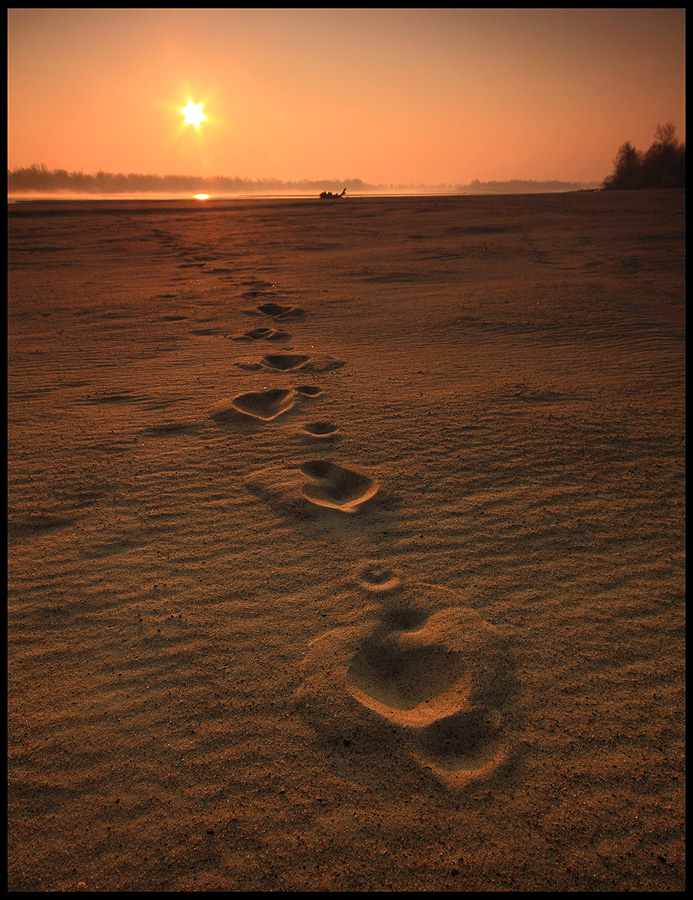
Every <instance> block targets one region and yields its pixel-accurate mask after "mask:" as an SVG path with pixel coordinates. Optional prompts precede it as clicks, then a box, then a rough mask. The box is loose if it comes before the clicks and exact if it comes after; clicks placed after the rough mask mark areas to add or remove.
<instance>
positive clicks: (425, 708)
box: [296, 584, 514, 787]
mask: <svg viewBox="0 0 693 900" xmlns="http://www.w3.org/2000/svg"><path fill="white" fill-rule="evenodd" d="M384 596H385V598H386V599H387V603H386V605H385V607H384V609H383V610H381V611H379V614H378V619H377V620H376V621H375V622H366V623H363V624H362V625H360V626H349V627H346V628H338V629H334V630H333V631H330V632H328V633H327V634H325V635H323V636H322V637H320V638H318V639H316V640H315V641H313V642H312V643H311V644H310V646H309V649H308V653H307V654H306V657H305V660H304V665H303V675H304V680H303V683H302V685H301V687H300V688H299V690H298V691H297V694H296V699H297V702H298V705H299V710H300V711H301V714H302V716H303V718H304V720H305V721H307V722H308V723H309V724H310V725H312V727H313V728H314V729H315V730H316V731H317V732H319V733H320V732H324V731H326V730H329V729H331V728H332V725H331V722H333V721H335V720H339V721H340V722H342V723H343V728H344V730H345V731H349V732H350V733H358V732H359V730H360V729H361V730H363V731H364V733H368V734H372V735H374V738H373V739H374V740H381V738H377V737H375V736H376V735H377V734H378V732H377V730H376V731H374V730H373V729H377V723H378V722H380V723H381V725H382V726H383V727H385V726H386V725H387V727H388V728H389V729H394V730H390V731H389V732H387V731H386V732H383V734H385V735H386V736H387V734H388V733H389V735H390V737H389V738H387V739H388V740H389V742H390V744H392V742H393V741H395V742H396V744H397V745H399V743H400V742H402V741H403V742H404V745H405V746H406V747H407V748H408V755H409V756H410V758H411V759H413V760H415V761H416V762H417V763H418V764H419V765H420V766H421V767H423V768H425V769H426V770H428V771H430V772H431V773H432V774H433V775H434V776H435V777H436V778H437V779H438V780H439V781H441V782H443V783H445V784H447V785H449V786H455V787H463V786H464V785H466V784H469V783H471V782H474V781H479V780H482V779H485V778H488V777H490V776H491V775H492V774H493V773H495V772H498V771H500V769H501V768H502V767H503V766H504V765H505V764H506V763H507V762H508V760H509V759H510V755H511V752H510V747H509V741H510V732H509V730H508V728H507V727H506V723H507V718H508V713H507V710H508V708H509V700H510V698H511V697H512V692H513V676H514V673H513V666H512V662H511V659H510V655H509V652H508V647H507V640H506V638H505V636H504V635H503V634H502V632H500V631H499V630H498V629H497V628H495V627H494V626H493V625H491V624H490V623H489V622H487V621H486V620H485V619H484V618H483V617H482V616H481V615H479V613H477V612H475V611H474V610H472V609H470V608H469V607H467V606H464V605H462V604H463V603H464V598H463V597H461V596H459V595H458V594H456V593H455V592H453V591H449V590H447V589H445V588H440V587H436V586H433V585H425V584H419V585H409V586H401V585H400V586H399V587H397V588H395V589H393V590H392V591H391V592H390V593H388V594H386V595H384ZM436 608H437V609H436ZM431 610H436V611H433V612H431ZM371 612H372V613H373V612H376V611H375V610H371ZM376 614H377V613H376ZM369 723H370V724H369ZM392 746H393V748H394V746H395V745H394V744H393V745H392ZM371 749H372V752H373V753H374V754H375V753H377V752H378V748H377V747H373V748H371ZM382 752H385V753H386V755H387V756H389V755H390V747H388V748H387V750H386V751H381V753H382Z"/></svg>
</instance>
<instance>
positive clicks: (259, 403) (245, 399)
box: [210, 388, 295, 423]
mask: <svg viewBox="0 0 693 900" xmlns="http://www.w3.org/2000/svg"><path fill="white" fill-rule="evenodd" d="M294 397H295V391H293V390H280V389H278V388H277V389H273V390H269V391H250V392H248V393H246V394H239V395H238V396H237V397H233V398H232V399H230V400H221V401H220V402H219V403H217V404H215V406H213V407H212V409H211V410H210V415H211V417H212V418H213V419H215V420H216V421H217V422H225V423H230V422H234V421H236V420H237V417H238V414H239V413H240V414H241V415H242V416H248V417H250V418H251V419H260V420H262V421H263V422H271V421H272V420H273V419H276V418H277V417H278V416H281V415H282V414H283V413H285V412H287V411H288V410H289V409H291V407H292V406H293V405H294Z"/></svg>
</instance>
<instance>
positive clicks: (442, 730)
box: [210, 282, 512, 787]
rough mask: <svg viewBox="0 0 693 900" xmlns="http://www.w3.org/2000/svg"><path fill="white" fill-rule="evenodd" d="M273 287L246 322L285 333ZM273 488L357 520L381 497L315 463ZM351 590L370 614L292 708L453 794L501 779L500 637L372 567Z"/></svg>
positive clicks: (288, 313) (252, 416)
mask: <svg viewBox="0 0 693 900" xmlns="http://www.w3.org/2000/svg"><path fill="white" fill-rule="evenodd" d="M273 288H274V285H272V284H269V283H267V282H256V283H254V284H253V285H252V289H251V290H249V291H247V292H246V293H245V294H244V295H243V296H244V298H245V299H252V300H253V301H256V302H257V301H258V300H260V301H263V302H261V303H259V304H258V305H257V307H256V311H253V312H252V313H251V314H259V315H263V316H265V317H267V318H269V319H271V320H273V321H274V322H276V323H282V324H283V323H285V322H289V321H291V322H293V323H297V322H300V321H301V320H302V319H304V318H305V311H304V310H303V309H301V308H300V307H297V306H284V305H281V304H279V303H277V302H274V300H267V297H268V296H270V297H274V296H276V294H275V292H274V291H273V290H272V289H273ZM290 337H291V335H290V334H289V333H288V332H286V331H283V330H281V329H274V328H272V327H264V326H263V327H258V328H254V329H252V330H250V331H247V332H245V333H244V334H242V335H239V336H237V337H236V338H234V340H240V341H248V342H257V341H269V342H276V341H280V340H287V339H289V338H290ZM343 364H344V363H343V362H342V361H340V360H335V359H333V358H332V357H329V356H321V355H315V354H305V353H295V352H293V353H269V354H266V355H265V356H263V357H262V358H261V359H259V360H245V361H239V362H237V363H236V365H237V367H239V368H241V369H242V370H245V371H248V372H257V371H261V370H267V371H270V372H271V371H274V372H282V373H292V374H293V373H297V374H301V375H303V374H304V373H311V374H315V373H319V372H326V371H331V370H333V369H335V368H338V367H339V366H341V365H343ZM322 392H323V391H322V388H320V387H319V386H317V385H311V384H299V385H296V386H295V387H290V388H272V389H269V390H265V391H248V392H245V393H241V394H238V395H237V396H235V397H232V398H230V399H227V400H222V401H221V402H219V403H217V404H215V405H214V406H213V407H212V409H211V410H210V415H211V416H212V418H213V419H214V420H215V421H217V422H218V423H220V424H233V423H235V422H246V423H247V422H250V423H255V424H256V425H259V426H262V425H264V424H265V423H271V422H274V421H275V420H276V419H278V418H279V417H281V416H283V415H284V414H285V413H287V412H288V411H289V410H290V409H292V408H293V407H294V406H295V404H296V403H300V402H302V401H304V400H306V399H309V398H311V397H316V396H319V395H320V394H322ZM301 431H302V433H303V434H304V435H306V436H307V438H309V439H310V440H312V441H313V440H314V441H315V442H321V445H322V446H323V447H324V446H330V442H331V441H333V440H334V439H335V438H337V437H338V435H339V429H338V428H337V427H336V426H335V425H333V424H332V423H331V422H328V421H322V420H320V421H315V422H310V423H308V424H306V425H303V426H302V427H301ZM270 472H272V473H273V474H274V475H275V476H276V468H272V469H268V470H265V473H262V474H267V473H270ZM280 480H281V479H280ZM281 485H282V488H283V489H285V490H286V489H288V490H296V489H298V490H300V495H301V497H302V498H303V500H304V501H306V502H308V503H309V504H312V505H313V506H314V507H316V508H323V509H324V508H327V509H330V510H336V511H338V514H341V513H343V514H347V515H350V514H351V515H353V514H355V513H357V512H358V511H359V510H361V509H363V508H364V507H365V506H366V505H367V503H368V501H369V500H371V499H372V498H373V497H375V495H376V494H377V493H378V489H379V485H378V482H377V480H376V479H374V478H371V477H369V476H368V475H366V474H364V473H362V472H359V471H355V470H352V469H351V468H348V467H346V466H342V465H339V464H338V463H335V462H333V461H332V460H329V459H324V458H315V459H309V460H307V461H305V462H303V463H302V464H300V465H299V466H298V467H297V468H296V469H294V470H292V472H291V473H290V474H288V475H286V476H284V480H283V481H281ZM357 582H358V584H359V586H360V588H361V589H363V590H364V591H366V593H367V596H368V597H369V598H370V599H371V600H374V601H376V605H375V606H374V607H372V608H371V609H370V610H369V614H370V615H371V618H368V619H367V620H366V621H365V622H364V623H362V624H360V625H357V626H349V627H345V628H337V629H333V630H332V631H329V632H327V633H326V634H324V635H322V636H321V637H319V638H317V639H316V640H314V641H313V642H312V643H311V644H310V645H309V647H308V651H307V654H306V657H305V660H304V663H303V672H302V674H303V679H302V683H301V687H300V688H299V690H298V691H297V694H296V698H295V699H296V704H297V708H298V710H299V712H300V713H301V715H302V717H303V718H304V720H305V721H306V722H307V723H308V724H310V725H311V727H313V728H314V729H315V730H316V731H317V732H318V733H319V734H322V735H327V734H330V733H331V732H332V730H333V729H334V727H335V722H337V723H338V727H339V729H341V735H342V741H343V745H344V746H345V747H347V746H351V745H352V742H353V741H354V740H356V738H355V737H354V736H355V735H358V734H361V735H363V734H364V733H365V734H366V735H370V740H371V742H372V746H375V747H378V748H379V747H380V746H381V739H382V738H383V737H385V739H386V740H388V741H389V747H390V751H391V752H392V753H396V752H397V748H401V751H402V752H403V753H404V755H405V756H406V757H408V758H410V759H413V760H415V761H416V762H417V763H419V764H420V765H421V766H423V767H424V768H426V769H428V770H430V771H431V772H432V773H433V774H434V775H435V776H436V777H437V778H438V779H439V780H440V781H442V782H443V783H446V784H448V785H451V786H457V787H461V786H464V785H466V784H469V783H470V782H476V781H479V780H480V779H484V778H487V777H489V776H490V775H491V774H492V773H494V772H496V771H498V770H499V769H500V768H501V767H502V766H503V765H504V764H505V763H506V762H507V760H508V758H509V752H508V747H507V745H506V742H505V739H504V733H505V730H504V727H503V726H504V720H503V711H502V710H503V707H504V705H505V704H506V703H507V699H508V696H509V694H510V689H511V681H512V669H511V666H510V664H509V657H508V652H507V647H506V642H505V640H504V637H503V636H502V634H501V633H500V632H499V630H498V629H496V628H495V627H494V626H493V625H491V624H490V623H489V622H487V621H486V620H485V619H484V618H483V617H482V616H480V615H479V614H478V613H477V612H475V611H474V610H472V609H470V608H469V607H468V606H467V605H465V601H464V598H462V597H460V596H459V595H457V594H455V593H454V592H453V591H450V590H448V589H446V588H442V587H437V586H434V585H426V584H413V583H412V584H408V585H404V584H402V582H401V579H400V578H399V577H398V576H397V575H396V574H394V573H393V572H391V571H390V570H389V569H387V568H385V567H382V566H381V565H380V564H378V563H377V562H376V563H372V564H369V565H367V566H366V567H365V568H364V569H363V570H362V571H361V572H360V573H359V576H358V578H357ZM383 732H386V734H385V735H383Z"/></svg>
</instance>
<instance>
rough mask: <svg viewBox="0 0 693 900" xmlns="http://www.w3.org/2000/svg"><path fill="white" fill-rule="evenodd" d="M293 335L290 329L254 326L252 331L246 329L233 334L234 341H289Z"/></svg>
mask: <svg viewBox="0 0 693 900" xmlns="http://www.w3.org/2000/svg"><path fill="white" fill-rule="evenodd" d="M290 337H291V335H290V334H289V332H288V331H275V329H274V328H253V329H252V330H251V331H244V332H243V334H236V335H233V337H232V338H231V340H233V341H273V342H277V343H278V342H279V341H287V340H289V338H290Z"/></svg>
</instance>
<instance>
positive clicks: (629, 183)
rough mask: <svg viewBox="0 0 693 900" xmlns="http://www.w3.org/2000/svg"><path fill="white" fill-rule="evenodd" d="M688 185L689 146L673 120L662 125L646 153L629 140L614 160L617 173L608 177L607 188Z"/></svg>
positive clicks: (627, 188) (621, 188)
mask: <svg viewBox="0 0 693 900" xmlns="http://www.w3.org/2000/svg"><path fill="white" fill-rule="evenodd" d="M685 186H686V145H685V144H681V143H679V141H678V139H677V137H676V126H675V125H674V123H673V122H667V123H666V125H658V126H657V130H656V131H655V139H654V142H653V143H652V146H651V147H650V149H649V150H648V151H647V152H646V153H644V154H643V153H641V152H640V151H639V150H636V149H635V147H634V146H633V145H632V144H631V143H630V141H626V143H625V144H623V146H621V147H620V148H619V151H618V153H617V154H616V158H615V159H614V171H613V174H612V175H610V176H608V177H607V178H605V179H604V188H605V189H606V190H631V189H633V188H681V187H685Z"/></svg>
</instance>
